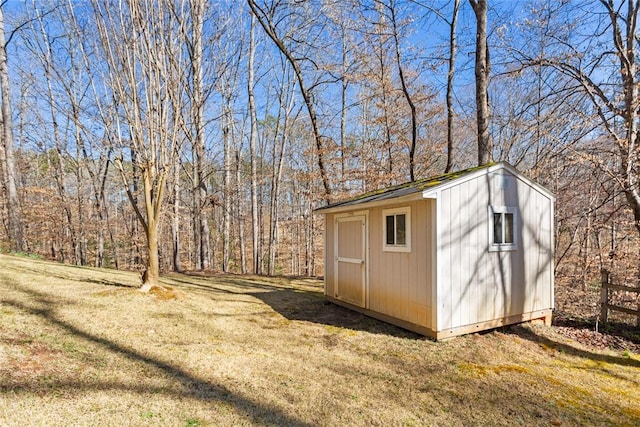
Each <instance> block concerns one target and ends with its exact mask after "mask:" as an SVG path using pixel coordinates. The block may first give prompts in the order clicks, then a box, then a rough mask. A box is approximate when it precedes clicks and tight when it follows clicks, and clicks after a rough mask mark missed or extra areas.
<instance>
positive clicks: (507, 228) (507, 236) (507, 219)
mask: <svg viewBox="0 0 640 427" xmlns="http://www.w3.org/2000/svg"><path fill="white" fill-rule="evenodd" d="M504 243H513V214H512V213H505V214H504Z"/></svg>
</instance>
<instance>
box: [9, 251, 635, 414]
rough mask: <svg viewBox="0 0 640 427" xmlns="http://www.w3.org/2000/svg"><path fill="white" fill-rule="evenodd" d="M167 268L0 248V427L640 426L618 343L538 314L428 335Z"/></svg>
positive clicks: (314, 294) (290, 292)
mask: <svg viewBox="0 0 640 427" xmlns="http://www.w3.org/2000/svg"><path fill="white" fill-rule="evenodd" d="M165 282H166V284H167V285H169V286H171V287H172V288H173V290H174V291H175V296H176V298H175V299H166V298H165V297H166V296H167V295H159V296H156V295H146V294H141V293H139V292H138V291H137V290H136V289H135V286H137V277H136V276H135V275H134V274H129V273H124V272H115V271H108V270H94V269H88V268H78V267H70V266H62V265H57V264H51V263H45V262H41V261H33V260H28V259H21V258H13V257H6V256H0V425H163V426H165V425H175V426H195V425H255V424H258V425H505V426H506V425H509V426H511V425H550V424H551V425H640V401H639V397H638V396H640V375H639V374H638V373H639V372H640V357H639V356H638V355H637V354H633V353H632V352H630V351H626V350H625V351H619V350H618V351H611V350H607V351H601V350H595V349H592V348H590V347H585V346H583V345H581V344H579V343H578V342H576V341H574V340H572V339H569V338H567V337H564V336H562V335H559V334H558V333H557V332H555V330H554V329H553V328H545V327H513V328H507V329H504V330H501V331H496V332H491V333H488V334H476V335H470V336H465V337H460V338H457V339H454V340H451V341H448V342H444V343H434V342H432V341H429V340H426V339H424V338H421V337H419V336H417V335H414V334H411V333H409V332H406V331H403V330H401V329H397V328H395V327H392V326H390V325H386V324H384V323H381V322H378V321H375V320H373V319H370V318H367V317H365V316H362V315H359V314H356V313H353V312H350V311H348V310H345V309H342V308H340V307H337V306H334V305H330V304H329V305H328V304H325V303H324V300H323V298H322V293H321V289H322V287H321V283H319V282H318V281H315V280H285V279H265V278H255V277H239V276H224V277H222V276H220V277H201V276H185V275H174V276H171V277H169V278H166V279H165ZM169 296H170V295H169Z"/></svg>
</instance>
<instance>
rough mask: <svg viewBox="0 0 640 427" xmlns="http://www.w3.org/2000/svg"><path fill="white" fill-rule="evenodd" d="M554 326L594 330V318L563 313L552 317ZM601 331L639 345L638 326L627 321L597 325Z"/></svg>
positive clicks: (639, 329)
mask: <svg viewBox="0 0 640 427" xmlns="http://www.w3.org/2000/svg"><path fill="white" fill-rule="evenodd" d="M553 324H554V326H566V327H569V328H574V329H583V330H588V331H594V330H595V329H596V319H593V318H590V319H578V318H573V317H568V316H565V315H556V316H555V317H554V318H553ZM599 327H600V330H601V332H602V333H604V334H607V335H612V336H616V337H620V338H623V339H625V340H628V341H630V342H631V343H633V344H635V345H636V346H638V347H640V326H632V325H629V324H627V323H621V322H609V323H607V324H606V325H602V324H600V325H599Z"/></svg>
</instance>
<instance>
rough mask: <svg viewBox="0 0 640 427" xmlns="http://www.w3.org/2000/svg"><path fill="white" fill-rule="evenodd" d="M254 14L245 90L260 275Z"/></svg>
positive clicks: (254, 253) (255, 269) (253, 228)
mask: <svg viewBox="0 0 640 427" xmlns="http://www.w3.org/2000/svg"><path fill="white" fill-rule="evenodd" d="M254 28H255V14H252V15H251V27H250V35H249V65H248V67H249V70H248V72H249V78H248V82H247V90H248V96H249V114H250V117H251V130H250V134H249V161H250V162H251V237H252V243H253V246H252V258H251V260H252V263H253V273H254V274H260V273H261V271H260V251H259V247H258V233H259V230H258V227H259V225H258V174H257V168H256V166H257V165H256V163H257V161H258V159H257V158H256V137H257V133H258V118H257V116H256V101H255V97H254V93H253V85H254V60H255V50H256V42H255V37H254Z"/></svg>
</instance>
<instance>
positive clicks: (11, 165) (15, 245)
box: [0, 2, 24, 251]
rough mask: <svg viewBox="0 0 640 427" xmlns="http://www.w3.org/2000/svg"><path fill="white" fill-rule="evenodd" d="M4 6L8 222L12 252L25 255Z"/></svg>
mask: <svg viewBox="0 0 640 427" xmlns="http://www.w3.org/2000/svg"><path fill="white" fill-rule="evenodd" d="M3 8H4V2H3V3H2V4H0V90H1V91H2V108H1V112H2V117H1V119H2V144H1V147H2V151H3V152H2V153H1V154H2V156H1V157H2V173H3V178H4V187H5V190H6V195H7V219H8V230H9V238H10V240H11V249H12V250H13V251H22V250H23V242H24V232H23V227H22V220H21V206H20V198H19V197H18V186H17V171H16V162H15V156H14V148H13V116H12V109H11V93H10V89H9V68H8V66H7V41H6V38H5V29H4V13H3Z"/></svg>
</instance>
